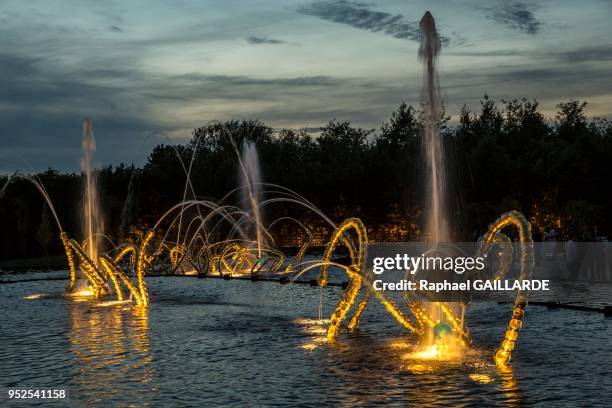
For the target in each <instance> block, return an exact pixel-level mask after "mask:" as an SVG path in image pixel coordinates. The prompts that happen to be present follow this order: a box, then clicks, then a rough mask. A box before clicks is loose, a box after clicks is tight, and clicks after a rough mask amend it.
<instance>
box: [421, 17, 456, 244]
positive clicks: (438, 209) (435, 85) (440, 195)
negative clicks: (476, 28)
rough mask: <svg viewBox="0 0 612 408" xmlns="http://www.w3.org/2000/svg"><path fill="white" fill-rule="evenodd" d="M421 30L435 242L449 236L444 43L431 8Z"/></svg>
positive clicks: (429, 229)
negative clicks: (439, 68) (440, 69)
mask: <svg viewBox="0 0 612 408" xmlns="http://www.w3.org/2000/svg"><path fill="white" fill-rule="evenodd" d="M419 28H420V30H421V45H420V48H419V59H420V60H421V61H423V70H424V78H423V91H422V96H421V100H422V104H423V109H424V129H423V131H424V135H423V136H424V142H425V143H424V146H425V159H426V160H425V161H426V167H427V178H426V185H427V202H426V207H425V208H426V210H425V211H426V212H427V221H426V228H425V232H426V233H427V235H428V238H429V240H431V241H433V242H442V241H448V240H449V239H450V237H449V232H448V224H447V218H446V210H445V201H446V200H445V195H446V194H445V189H446V176H445V167H444V153H443V147H442V142H441V140H440V135H439V132H438V122H439V120H440V117H441V114H442V98H441V95H440V84H439V81H438V73H437V72H436V58H437V57H438V55H439V54H440V50H441V48H442V44H441V42H440V37H439V36H438V32H437V30H436V22H435V20H434V18H433V16H432V15H431V13H430V12H429V11H427V12H426V13H425V15H424V16H423V18H421V21H420V23H419Z"/></svg>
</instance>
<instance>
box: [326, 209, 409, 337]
mask: <svg viewBox="0 0 612 408" xmlns="http://www.w3.org/2000/svg"><path fill="white" fill-rule="evenodd" d="M350 230H353V231H355V233H356V234H357V248H355V247H354V246H353V244H352V242H350V241H349V240H348V237H347V236H346V235H345V234H346V233H347V232H348V231H350ZM341 241H342V243H343V244H344V245H345V246H346V247H347V248H348V249H349V256H350V259H351V265H350V266H349V267H348V268H345V271H346V273H347V274H348V276H349V284H348V287H347V289H346V290H345V291H344V293H343V294H342V296H341V297H340V300H339V302H338V304H337V305H336V308H335V310H334V311H333V313H332V315H331V318H330V325H329V326H328V328H327V339H328V341H333V340H334V339H335V338H336V335H337V333H338V329H339V326H340V324H341V323H342V321H343V320H344V319H345V317H346V315H347V313H348V311H349V310H350V308H351V306H352V305H353V304H354V303H355V299H356V298H357V295H358V294H359V290H360V288H361V286H362V283H363V281H364V280H365V281H367V286H368V289H367V291H368V292H367V293H366V295H365V296H364V298H363V299H362V301H361V302H360V303H359V305H358V306H357V309H356V311H355V313H354V315H353V317H352V318H351V320H350V321H349V329H354V328H356V327H357V325H358V323H359V316H360V315H361V313H363V311H364V310H365V308H366V306H367V302H368V297H369V296H370V294H372V293H373V294H374V295H375V296H376V298H377V299H378V300H379V301H380V302H381V303H382V304H383V305H384V306H385V309H386V310H387V311H388V312H389V313H390V314H391V315H392V316H393V317H395V319H396V320H397V321H398V322H399V323H400V324H401V325H402V326H404V327H405V328H407V329H408V330H410V331H413V332H415V333H419V332H420V330H419V329H418V328H417V327H415V326H414V325H413V324H412V322H410V320H409V319H408V318H407V317H406V316H405V315H404V314H403V313H402V312H401V310H399V308H398V307H397V306H396V305H395V304H394V303H393V302H392V301H391V300H389V299H386V298H385V297H384V296H383V295H382V293H380V292H378V291H372V290H371V289H370V286H371V282H370V280H371V279H369V277H368V276H366V275H365V269H366V268H365V266H366V259H367V244H368V235H367V231H366V228H365V226H364V225H363V222H361V220H360V219H358V218H349V219H347V220H345V221H344V222H343V223H342V224H340V226H339V227H338V228H337V229H336V230H335V231H334V234H333V236H332V238H331V240H330V242H329V244H328V245H327V247H326V249H325V252H324V255H323V260H322V262H323V266H322V267H321V274H320V276H319V279H318V281H319V285H321V286H324V285H326V284H327V273H328V269H329V265H330V260H331V256H332V254H333V252H334V250H335V249H336V247H337V245H338V244H339V243H340V242H341Z"/></svg>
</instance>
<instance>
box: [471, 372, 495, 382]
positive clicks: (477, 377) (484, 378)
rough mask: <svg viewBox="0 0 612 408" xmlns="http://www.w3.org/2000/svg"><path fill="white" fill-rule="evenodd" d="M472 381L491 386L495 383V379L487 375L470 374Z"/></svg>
mask: <svg viewBox="0 0 612 408" xmlns="http://www.w3.org/2000/svg"><path fill="white" fill-rule="evenodd" d="M469 377H470V379H471V380H472V381H474V382H477V383H480V384H489V383H492V382H493V379H492V378H491V377H489V376H488V375H486V374H470V375H469Z"/></svg>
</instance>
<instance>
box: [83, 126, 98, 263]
mask: <svg viewBox="0 0 612 408" xmlns="http://www.w3.org/2000/svg"><path fill="white" fill-rule="evenodd" d="M82 147H83V158H82V159H81V171H82V174H83V179H84V186H83V221H84V222H83V228H84V231H83V235H84V237H85V239H86V240H87V255H88V256H89V258H90V259H91V260H93V261H94V262H97V259H98V250H99V244H100V242H99V234H102V233H103V231H102V222H101V217H100V208H99V205H98V190H97V183H96V174H95V169H94V164H93V154H94V151H95V150H96V142H95V140H94V137H93V129H92V125H91V119H89V118H88V119H85V122H84V123H83V142H82Z"/></svg>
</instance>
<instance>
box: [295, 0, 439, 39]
mask: <svg viewBox="0 0 612 408" xmlns="http://www.w3.org/2000/svg"><path fill="white" fill-rule="evenodd" d="M368 6H369V5H368V4H366V3H359V2H352V1H346V0H336V1H329V2H328V1H315V2H313V3H310V4H307V5H302V6H300V7H299V8H298V12H300V13H302V14H306V15H310V16H315V17H319V18H321V19H323V20H327V21H332V22H334V23H339V24H346V25H349V26H351V27H354V28H358V29H361V30H366V31H371V32H374V33H378V32H382V33H384V34H385V35H388V36H391V37H395V38H399V39H403V40H404V39H405V40H413V41H420V33H419V23H418V21H407V20H406V19H405V18H404V16H403V15H401V14H391V13H386V12H383V11H376V10H371V9H369V8H368ZM440 39H441V41H442V42H443V43H447V42H448V38H446V37H443V36H440Z"/></svg>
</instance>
